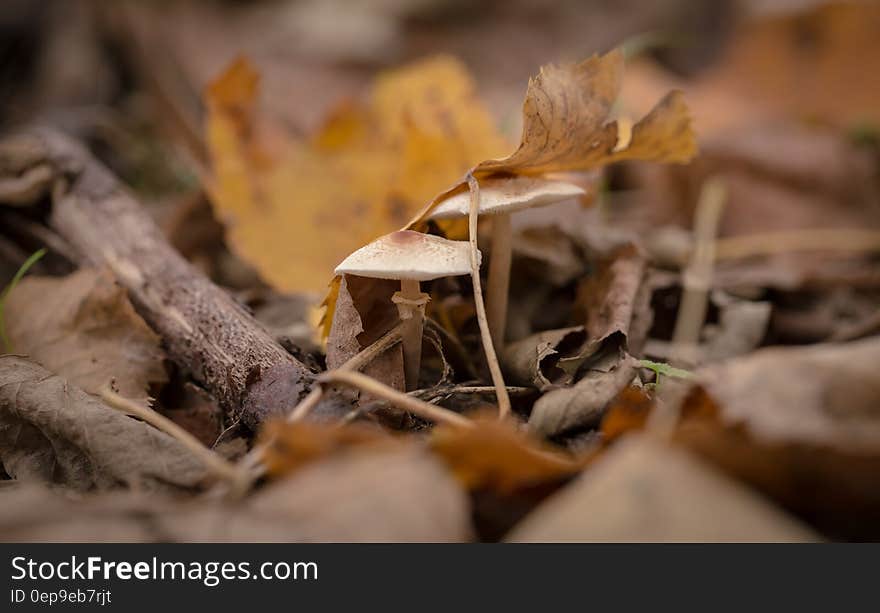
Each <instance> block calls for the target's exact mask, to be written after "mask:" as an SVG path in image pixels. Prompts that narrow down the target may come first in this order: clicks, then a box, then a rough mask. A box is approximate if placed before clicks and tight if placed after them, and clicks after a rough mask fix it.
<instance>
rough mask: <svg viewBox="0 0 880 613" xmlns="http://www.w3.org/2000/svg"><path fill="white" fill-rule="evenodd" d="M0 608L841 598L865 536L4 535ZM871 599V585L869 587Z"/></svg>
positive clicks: (858, 577) (865, 552) (759, 604)
mask: <svg viewBox="0 0 880 613" xmlns="http://www.w3.org/2000/svg"><path fill="white" fill-rule="evenodd" d="M0 551H2V564H3V571H2V577H3V591H2V592H0V597H2V601H3V603H4V604H3V605H2V607H0V611H34V610H80V611H84V610H102V611H113V610H120V611H148V610H149V611H153V612H155V611H156V607H157V606H162V607H171V609H170V610H173V611H177V610H183V609H186V608H189V607H191V606H192V607H198V609H199V610H206V611H239V612H245V611H247V612H248V613H250V611H252V610H253V608H254V607H257V606H259V607H267V611H269V610H273V609H274V608H275V607H276V606H281V607H283V608H284V609H285V610H294V609H296V608H299V607H303V606H307V607H308V610H314V608H316V607H317V608H319V609H320V610H327V609H331V610H335V608H336V607H342V606H352V605H354V606H357V607H358V608H364V607H367V610H372V609H374V608H379V607H382V608H383V609H387V610H413V609H415V608H420V607H423V606H427V605H430V606H431V608H432V609H434V608H436V607H438V606H443V607H447V606H448V607H453V610H471V609H472V608H473V607H475V606H477V605H478V604H479V603H485V604H487V605H492V606H493V609H495V608H501V607H510V608H513V609H516V610H520V609H522V608H532V607H538V610H545V609H549V608H551V607H556V606H560V607H561V606H564V607H565V608H566V609H568V608H569V607H570V606H572V605H574V606H577V607H578V608H583V609H587V608H591V609H592V608H594V607H596V606H600V605H602V606H612V607H613V608H614V610H620V609H629V608H636V607H648V606H649V607H651V608H655V607H657V606H658V605H660V604H663V605H666V606H676V607H681V606H685V605H690V606H692V607H700V608H701V609H703V610H706V609H708V610H715V609H716V608H719V607H721V608H725V607H728V606H731V605H733V604H734V603H740V605H741V606H743V607H747V609H746V610H754V609H756V608H757V609H758V610H761V609H764V608H767V607H770V606H777V605H776V603H777V602H778V597H780V596H781V597H784V598H785V609H786V610H787V609H789V608H792V607H793V606H794V605H795V604H796V603H803V604H805V605H810V606H811V607H815V606H819V605H821V604H822V603H825V604H827V605H828V606H833V607H834V609H835V610H836V609H839V608H840V606H841V605H842V604H844V603H848V602H852V603H856V602H860V601H861V599H860V597H859V593H860V592H864V593H865V597H868V594H867V591H868V590H869V589H871V586H872V585H873V583H874V572H873V571H872V569H873V567H874V564H873V563H872V561H871V560H872V558H874V557H875V555H872V554H876V553H877V551H878V550H877V549H876V548H875V546H864V545H796V546H795V545H731V546H723V545H301V544H284V545H282V544H277V545H245V544H233V545H216V544H215V545H207V544H206V545H170V544H169V545H53V544H46V545H2V546H0ZM871 598H872V599H873V596H871Z"/></svg>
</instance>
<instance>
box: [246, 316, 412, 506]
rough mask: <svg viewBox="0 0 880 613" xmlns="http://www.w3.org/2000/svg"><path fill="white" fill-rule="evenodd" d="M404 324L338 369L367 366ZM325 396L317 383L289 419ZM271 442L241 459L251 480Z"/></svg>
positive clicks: (300, 415) (301, 415)
mask: <svg viewBox="0 0 880 613" xmlns="http://www.w3.org/2000/svg"><path fill="white" fill-rule="evenodd" d="M403 325H404V324H403V322H401V323H399V324H397V325H396V326H395V327H393V328H391V330H389V331H388V332H386V333H385V334H384V335H383V336H382V337H381V338H380V339H379V340H377V341H376V342H374V343H372V344H370V345H368V346H367V347H365V348H364V349H363V350H361V351H359V352H358V353H356V354H355V355H353V356H352V357H351V358H349V359H348V361H346V362H345V363H344V364H342V365H341V366H339V368H338V369H337V370H352V371H357V370H360V369H361V368H363V367H365V366H366V365H367V364H369V363H370V362H372V361H373V360H374V359H376V358H377V357H378V356H380V355H381V354H383V353H384V352H385V351H387V350H389V349H391V347H393V346H394V345H396V344H397V343H399V342H400V341H401V339H402V334H403ZM331 372H332V371H331ZM323 397H324V388H323V387H322V386H320V385H316V386H315V387H314V388H312V391H311V392H309V394H308V395H307V396H306V397H305V398H303V399H302V401H300V403H299V404H297V405H296V407H294V409H293V411H291V412H290V414H289V415H288V416H287V421H288V422H290V423H293V422H297V421H300V420H302V419H304V418H305V417H306V416H307V415H308V414H309V413H311V412H312V410H313V409H314V408H315V407H316V406H318V403H319V402H320V401H321V398H323ZM271 444H272V440H268V441H266V442H264V443H263V444H261V445H258V446H256V447H254V448H253V449H251V450H250V452H248V454H247V455H245V456H244V457H243V458H242V459H241V460H240V461H239V463H238V466H239V468H240V469H241V470H242V471H246V472H247V474H249V475H250V478H251V482H252V481H253V480H254V479H256V478H258V477H259V476H260V475H261V474H262V470H261V464H260V462H261V461H262V459H263V454H264V453H265V452H266V449H267V448H268V447H269V445H271ZM245 489H246V488H239V490H238V492H237V493H244V491H245Z"/></svg>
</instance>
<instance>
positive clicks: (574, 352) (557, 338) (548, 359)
mask: <svg viewBox="0 0 880 613" xmlns="http://www.w3.org/2000/svg"><path fill="white" fill-rule="evenodd" d="M586 342H587V332H586V330H585V329H584V327H583V326H574V327H571V328H561V329H558V330H545V331H543V332H538V333H537V334H534V335H532V336H529V337H527V338H524V339H522V340H520V341H517V342H515V343H511V344H510V345H507V346H506V347H505V348H504V351H503V353H502V356H501V360H502V363H503V365H504V369H505V373H506V374H507V375H508V376H509V377H510V381H511V382H512V383H516V384H520V385H531V386H533V387H535V388H536V389H538V390H540V391H544V390H547V389H550V388H552V387H553V386H557V385H565V384H568V383H571V382H572V381H573V380H574V376H575V374H576V373H577V369H578V368H579V367H580V365H581V363H583V360H584V357H585V356H584V353H585V352H586V351H588V350H585V349H584V345H585V344H586Z"/></svg>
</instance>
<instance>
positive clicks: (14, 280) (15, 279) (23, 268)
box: [0, 247, 46, 353]
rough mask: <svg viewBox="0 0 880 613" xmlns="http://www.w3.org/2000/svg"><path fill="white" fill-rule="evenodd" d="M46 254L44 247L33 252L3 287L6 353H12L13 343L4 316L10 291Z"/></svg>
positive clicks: (0, 334) (1, 334) (0, 305)
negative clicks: (8, 334)
mask: <svg viewBox="0 0 880 613" xmlns="http://www.w3.org/2000/svg"><path fill="white" fill-rule="evenodd" d="M44 255H46V248H45V247H43V248H42V249H40V250H39V251H35V252H34V253H32V254H31V256H30V257H29V258H28V259H26V260H25V261H24V264H22V265H21V267H20V268H19V269H18V272H16V273H15V276H14V277H12V281H10V282H9V285H7V286H6V287H5V288H4V289H3V293H2V294H0V339H2V340H3V348H4V350H5V351H6V353H12V343H10V342H9V337H8V336H7V335H6V320H5V319H4V318H3V309H4V307H5V306H6V297H7V296H9V294H10V292H12V290H14V289H15V286H16V285H18V282H19V281H21V279H22V277H24V276H25V275H26V274H27V271H28V270H30V268H31V267H32V266H33V265H34V264H36V263H37V262H38V261H39V260H40V258H41V257H43V256H44Z"/></svg>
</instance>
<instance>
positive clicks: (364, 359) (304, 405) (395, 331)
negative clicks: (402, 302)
mask: <svg viewBox="0 0 880 613" xmlns="http://www.w3.org/2000/svg"><path fill="white" fill-rule="evenodd" d="M403 326H404V324H403V323H399V324H397V325H396V326H395V327H394V328H392V329H391V330H389V331H388V332H386V333H385V335H384V336H382V337H381V338H380V339H379V340H377V341H376V342H375V343H373V344H371V345H369V346H367V347H365V348H364V349H363V350H362V351H360V352H358V353H357V354H355V355H354V356H352V357H351V358H350V359H349V360H348V361H347V362H345V363H344V364H342V365H341V366H340V367H339V368H338V369H337V370H360V369H361V368H363V367H364V366H366V365H367V364H369V363H370V362H372V361H373V360H374V359H375V358H376V357H378V356H379V355H380V354H382V353H384V352H385V351H387V350H388V349H391V347H393V346H394V345H396V344H397V343H399V342H400V340H401V338H402V334H403ZM323 395H324V390H323V388H322V387H320V386H318V387H316V388H315V389H313V390H312V391H311V392H309V395H308V396H306V397H305V398H304V399H303V400H302V402H300V403H299V404H298V405H296V407H295V408H294V409H293V411H292V412H291V413H290V415H288V416H287V421H289V422H295V421H299V420H301V419H303V418H304V417H305V416H306V415H308V414H309V413H310V412H311V411H312V409H314V408H315V407H316V406H317V405H318V402H320V400H321V398H322V397H323Z"/></svg>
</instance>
